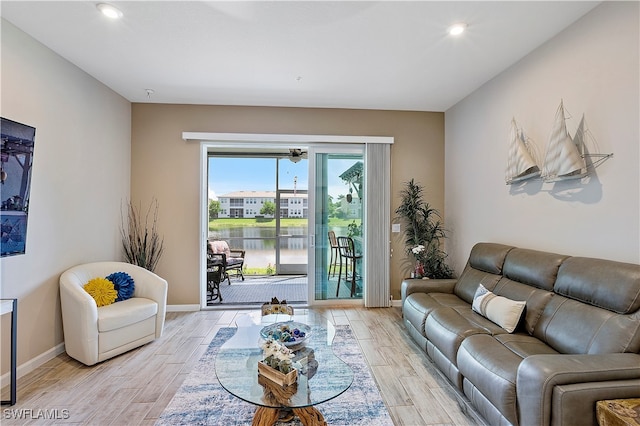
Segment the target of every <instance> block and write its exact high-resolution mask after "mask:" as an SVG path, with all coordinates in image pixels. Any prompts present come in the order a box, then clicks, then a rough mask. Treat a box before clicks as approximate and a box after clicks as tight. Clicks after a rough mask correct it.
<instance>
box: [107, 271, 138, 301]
mask: <svg viewBox="0 0 640 426" xmlns="http://www.w3.org/2000/svg"><path fill="white" fill-rule="evenodd" d="M107 279H108V280H109V281H111V282H112V283H113V286H114V288H115V289H116V291H117V292H118V297H117V298H116V302H121V301H123V300H127V299H129V298H131V296H133V291H134V290H135V285H134V282H133V278H131V275H129V274H127V273H126V272H114V273H113V274H111V275H109V276H108V277H107Z"/></svg>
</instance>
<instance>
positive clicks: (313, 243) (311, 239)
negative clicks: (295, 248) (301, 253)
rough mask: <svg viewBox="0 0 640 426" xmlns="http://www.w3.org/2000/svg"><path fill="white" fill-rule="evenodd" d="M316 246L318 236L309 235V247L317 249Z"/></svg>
mask: <svg viewBox="0 0 640 426" xmlns="http://www.w3.org/2000/svg"><path fill="white" fill-rule="evenodd" d="M315 246H316V236H315V234H311V235H309V247H315Z"/></svg>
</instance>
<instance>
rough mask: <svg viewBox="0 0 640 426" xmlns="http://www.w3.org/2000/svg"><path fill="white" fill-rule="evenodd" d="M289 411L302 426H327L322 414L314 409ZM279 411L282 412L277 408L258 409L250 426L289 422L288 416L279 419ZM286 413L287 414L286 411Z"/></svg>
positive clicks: (268, 425)
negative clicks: (296, 417)
mask: <svg viewBox="0 0 640 426" xmlns="http://www.w3.org/2000/svg"><path fill="white" fill-rule="evenodd" d="M290 410H291V411H293V414H294V415H296V416H298V418H299V419H300V422H301V423H302V424H303V425H304V426H327V422H326V421H325V419H324V416H323V415H322V413H321V412H320V411H318V410H317V409H316V408H314V407H305V408H291V409H290ZM281 411H283V410H281V409H279V408H269V407H258V409H257V410H256V414H255V415H254V416H253V422H252V423H251V424H252V425H253V426H273V425H275V424H276V423H278V422H279V421H289V420H291V417H290V416H287V417H286V418H281V417H280V415H281ZM286 411H287V412H288V410H286Z"/></svg>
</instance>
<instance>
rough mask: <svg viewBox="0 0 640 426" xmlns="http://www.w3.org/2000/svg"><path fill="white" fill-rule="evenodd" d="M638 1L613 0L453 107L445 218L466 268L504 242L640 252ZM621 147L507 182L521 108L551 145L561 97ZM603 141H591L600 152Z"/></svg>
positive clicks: (567, 250) (453, 248)
mask: <svg viewBox="0 0 640 426" xmlns="http://www.w3.org/2000/svg"><path fill="white" fill-rule="evenodd" d="M639 8H640V3H638V2H604V3H603V4H601V5H600V6H598V7H596V8H595V9H594V10H593V11H591V12H590V13H588V14H587V15H585V16H584V17H583V18H582V19H580V20H579V21H577V22H576V23H575V24H574V25H572V26H570V27H569V28H567V29H566V30H565V31H563V32H562V33H560V34H559V35H558V36H556V37H555V38H554V39H552V40H551V41H550V42H548V43H547V44H545V45H544V46H542V47H540V48H539V49H537V50H536V51H534V52H533V53H531V54H530V55H528V56H526V57H525V58H524V59H523V60H521V61H520V62H519V63H518V64H516V65H515V66H513V67H511V68H510V69H508V70H506V71H505V72H503V73H502V74H501V75H500V76H498V77H496V78H495V79H493V80H492V81H490V82H489V83H487V84H485V85H484V86H483V87H482V88H480V89H479V90H477V91H476V92H475V93H473V94H472V95H470V96H469V97H467V98H466V99H464V100H463V101H461V102H459V103H458V104H456V105H455V106H454V107H453V108H451V109H450V110H448V111H447V112H446V131H445V132H446V167H445V168H446V177H445V182H446V186H445V192H446V222H447V225H448V226H450V227H452V228H453V231H454V232H453V234H452V235H453V237H452V239H451V240H450V244H449V249H450V254H451V256H452V258H453V260H454V262H455V265H456V268H457V269H458V271H459V270H460V269H461V268H462V267H463V266H464V262H465V261H466V259H467V258H468V256H469V251H470V249H471V247H472V246H473V244H475V243H476V242H478V241H495V242H503V243H507V244H513V245H516V246H520V247H527V248H533V249H540V250H549V251H555V252H558V253H564V254H570V255H579V256H591V257H602V258H607V259H614V260H620V261H625V262H632V263H638V262H640V229H639V227H640V167H639V165H640V152H639V145H640V144H639V143H638V141H639V140H640V134H639V128H640V123H639V120H640V118H639V117H640V100H639V94H640V82H639V80H640V69H639V67H640V65H639V64H640V58H639V52H640V46H639V39H640V37H639V30H638V27H639V25H638V17H639ZM561 98H562V99H564V105H565V107H566V108H567V110H568V112H569V113H570V114H571V115H572V116H573V118H572V119H571V120H569V123H568V127H569V130H570V132H571V133H572V134H573V132H574V131H575V129H576V128H577V126H578V122H579V120H580V119H581V117H582V114H584V116H585V119H586V122H587V126H588V128H589V129H590V131H591V133H592V134H593V136H594V138H595V140H596V141H597V143H598V145H599V149H600V152H609V153H610V152H613V153H614V157H613V158H612V159H610V160H608V161H607V162H605V163H604V164H603V165H602V166H600V167H599V168H598V169H597V170H596V173H595V175H593V176H592V177H591V178H589V179H584V180H583V181H567V182H565V183H556V184H548V183H545V184H542V183H540V181H537V182H531V183H528V184H526V185H522V186H507V185H505V183H504V170H505V167H506V154H507V138H508V135H509V124H510V121H511V118H512V117H515V118H516V119H517V120H518V121H520V122H521V124H522V125H523V126H524V128H525V130H526V131H527V133H528V134H529V136H530V137H531V138H532V139H533V142H534V144H535V146H537V148H538V151H539V152H541V153H543V152H544V149H545V147H546V144H547V138H548V137H549V134H550V132H551V124H552V122H553V119H554V116H555V113H556V109H557V107H558V104H559V103H560V99H561ZM592 152H593V151H592Z"/></svg>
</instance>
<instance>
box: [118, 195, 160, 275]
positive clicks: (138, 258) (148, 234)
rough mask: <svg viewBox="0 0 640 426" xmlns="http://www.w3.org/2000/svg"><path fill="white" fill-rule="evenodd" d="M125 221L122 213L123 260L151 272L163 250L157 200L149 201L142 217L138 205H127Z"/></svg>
mask: <svg viewBox="0 0 640 426" xmlns="http://www.w3.org/2000/svg"><path fill="white" fill-rule="evenodd" d="M127 207H128V208H127V221H126V223H125V220H124V214H123V215H122V226H121V228H120V231H121V235H122V248H123V251H124V257H125V260H126V261H127V262H129V263H132V264H134V265H138V266H141V267H143V268H145V269H148V270H149V271H151V272H153V271H154V270H155V268H156V266H157V265H158V261H159V260H160V257H161V256H162V252H163V250H164V238H161V237H160V234H159V233H158V200H156V199H155V198H154V199H153V200H152V201H151V204H150V205H149V208H148V209H147V212H146V214H145V215H144V217H143V216H142V212H141V207H140V205H138V206H134V205H133V203H131V202H129V203H128V206H127Z"/></svg>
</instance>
